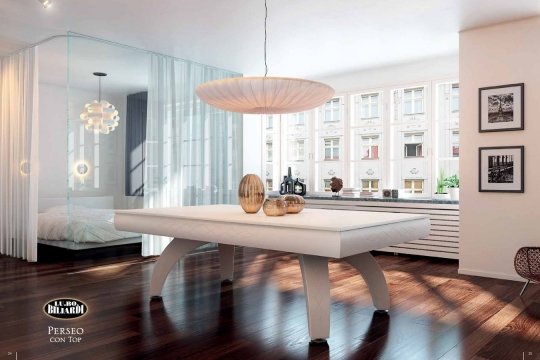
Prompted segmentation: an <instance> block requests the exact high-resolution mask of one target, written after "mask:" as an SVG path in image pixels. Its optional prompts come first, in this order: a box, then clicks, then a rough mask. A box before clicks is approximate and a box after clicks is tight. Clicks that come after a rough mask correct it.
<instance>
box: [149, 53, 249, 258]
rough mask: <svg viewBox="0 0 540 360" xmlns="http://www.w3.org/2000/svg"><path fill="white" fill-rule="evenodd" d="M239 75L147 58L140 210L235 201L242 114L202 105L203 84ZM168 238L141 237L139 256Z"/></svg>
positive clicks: (159, 248)
mask: <svg viewBox="0 0 540 360" xmlns="http://www.w3.org/2000/svg"><path fill="white" fill-rule="evenodd" d="M233 76H238V74H235V73H232V72H229V71H225V70H220V69H216V68H212V67H209V66H205V65H201V64H196V63H192V62H189V61H184V60H179V59H174V58H170V57H165V56H160V55H152V58H151V61H150V80H149V89H148V118H147V125H146V163H145V181H144V205H145V208H154V207H174V206H185V205H205V204H225V203H236V202H237V195H236V191H237V186H238V183H239V182H240V179H241V177H242V116H241V115H240V114H236V113H228V112H225V111H222V110H218V109H215V108H212V107H210V106H208V105H206V104H205V103H204V102H202V101H201V100H200V99H199V98H198V97H197V95H196V94H195V88H196V87H197V85H199V84H200V83H203V82H205V81H209V80H214V79H221V78H226V77H233ZM169 242H170V239H169V238H163V237H158V236H150V235H145V236H143V255H145V256H149V255H159V254H161V252H162V251H163V249H164V248H165V246H167V244H168V243H169Z"/></svg>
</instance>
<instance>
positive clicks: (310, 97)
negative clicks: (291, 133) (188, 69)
mask: <svg viewBox="0 0 540 360" xmlns="http://www.w3.org/2000/svg"><path fill="white" fill-rule="evenodd" d="M264 9H265V16H264V65H265V69H266V71H265V74H264V76H261V77H236V78H229V79H222V80H214V81H209V82H206V83H203V84H201V85H199V86H198V87H197V89H196V90H195V91H196V93H197V95H198V96H199V97H200V98H201V99H202V100H203V101H205V102H206V103H208V104H210V105H212V106H214V107H216V108H219V109H222V110H226V111H233V112H239V113H244V114H288V113H295V112H300V111H305V110H309V109H313V108H316V107H317V106H320V105H322V104H324V103H325V102H327V101H328V100H330V99H331V98H332V96H334V89H332V88H331V87H330V86H328V85H326V84H323V83H320V82H316V81H311V80H304V79H296V78H284V77H269V76H267V74H268V65H267V63H266V19H267V17H268V8H267V6H266V0H265V1H264Z"/></svg>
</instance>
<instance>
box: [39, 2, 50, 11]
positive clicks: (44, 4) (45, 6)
mask: <svg viewBox="0 0 540 360" xmlns="http://www.w3.org/2000/svg"><path fill="white" fill-rule="evenodd" d="M38 1H39V3H40V4H41V5H42V6H43V7H44V8H45V9H48V8H50V7H51V5H52V1H51V0H38Z"/></svg>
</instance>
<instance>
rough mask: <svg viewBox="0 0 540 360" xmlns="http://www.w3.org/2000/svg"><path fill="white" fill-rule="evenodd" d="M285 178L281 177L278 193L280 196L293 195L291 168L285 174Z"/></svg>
mask: <svg viewBox="0 0 540 360" xmlns="http://www.w3.org/2000/svg"><path fill="white" fill-rule="evenodd" d="M287 173H288V174H287V176H284V177H283V182H282V183H281V185H280V186H279V193H280V194H281V195H285V194H294V179H293V178H292V173H291V167H290V166H289V170H288V172H287Z"/></svg>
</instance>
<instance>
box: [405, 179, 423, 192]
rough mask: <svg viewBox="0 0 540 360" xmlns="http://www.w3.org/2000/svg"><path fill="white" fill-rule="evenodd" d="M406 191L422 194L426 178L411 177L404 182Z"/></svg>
mask: <svg viewBox="0 0 540 360" xmlns="http://www.w3.org/2000/svg"><path fill="white" fill-rule="evenodd" d="M403 188H404V189H405V193H408V194H422V193H423V192H424V180H418V179H414V180H413V179H410V180H405V181H404V182H403Z"/></svg>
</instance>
